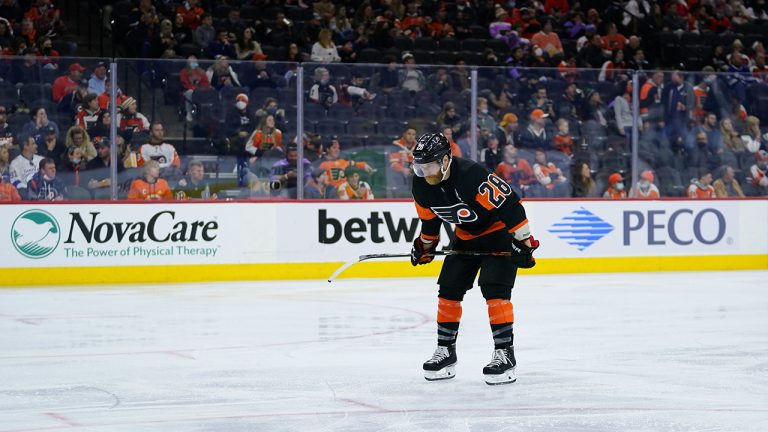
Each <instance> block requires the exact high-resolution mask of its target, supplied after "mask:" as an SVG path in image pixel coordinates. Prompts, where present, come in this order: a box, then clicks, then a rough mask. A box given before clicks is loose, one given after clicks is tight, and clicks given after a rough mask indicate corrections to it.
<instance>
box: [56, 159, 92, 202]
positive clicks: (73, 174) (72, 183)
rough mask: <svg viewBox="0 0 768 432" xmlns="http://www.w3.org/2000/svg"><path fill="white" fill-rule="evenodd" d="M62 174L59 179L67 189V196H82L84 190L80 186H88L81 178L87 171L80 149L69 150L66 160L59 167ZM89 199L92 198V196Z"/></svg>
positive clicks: (88, 196) (88, 195)
mask: <svg viewBox="0 0 768 432" xmlns="http://www.w3.org/2000/svg"><path fill="white" fill-rule="evenodd" d="M59 169H60V171H61V172H60V173H59V179H60V180H61V182H62V183H64V186H65V187H66V188H67V196H68V197H70V198H74V197H73V195H74V196H82V195H83V194H82V192H84V191H82V190H80V185H81V184H83V185H85V184H86V180H85V179H82V178H81V173H82V172H84V171H85V170H86V162H85V158H84V157H83V152H82V150H80V147H70V148H68V149H67V154H66V155H65V156H64V160H63V161H62V162H61V164H60V165H59ZM85 195H87V198H86V199H88V198H90V194H85Z"/></svg>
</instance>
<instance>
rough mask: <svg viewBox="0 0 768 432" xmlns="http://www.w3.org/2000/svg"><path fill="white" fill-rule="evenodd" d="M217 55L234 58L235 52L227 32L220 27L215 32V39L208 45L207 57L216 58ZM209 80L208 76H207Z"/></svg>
mask: <svg viewBox="0 0 768 432" xmlns="http://www.w3.org/2000/svg"><path fill="white" fill-rule="evenodd" d="M219 56H225V57H227V58H235V57H236V56H237V53H236V52H235V47H234V45H233V44H232V41H231V40H230V39H229V32H227V30H226V29H224V28H220V29H219V30H218V32H217V33H216V39H215V40H214V41H213V42H211V43H210V44H209V45H208V57H210V58H214V59H218V58H219ZM208 79H209V80H210V77H209V78H208Z"/></svg>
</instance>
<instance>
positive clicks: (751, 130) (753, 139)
mask: <svg viewBox="0 0 768 432" xmlns="http://www.w3.org/2000/svg"><path fill="white" fill-rule="evenodd" d="M741 140H742V141H743V142H744V145H745V147H746V148H747V151H749V152H752V153H754V152H756V151H758V150H759V149H760V146H761V143H760V142H761V140H762V137H761V131H760V119H759V118H757V117H755V116H749V117H747V120H746V122H745V123H744V134H743V135H742V136H741Z"/></svg>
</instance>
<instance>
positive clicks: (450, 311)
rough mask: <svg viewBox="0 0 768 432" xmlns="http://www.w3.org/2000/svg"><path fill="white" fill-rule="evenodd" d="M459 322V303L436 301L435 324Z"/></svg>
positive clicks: (443, 300) (439, 299) (441, 299)
mask: <svg viewBox="0 0 768 432" xmlns="http://www.w3.org/2000/svg"><path fill="white" fill-rule="evenodd" d="M459 321H461V302H460V301H456V300H446V299H444V298H439V297H438V299H437V322H459Z"/></svg>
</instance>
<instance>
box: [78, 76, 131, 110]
mask: <svg viewBox="0 0 768 432" xmlns="http://www.w3.org/2000/svg"><path fill="white" fill-rule="evenodd" d="M115 93H116V94H115V96H116V97H115V102H116V103H117V106H118V107H119V106H120V105H122V104H123V102H125V100H126V99H128V96H126V95H125V94H123V91H122V90H121V89H120V87H118V88H117V92H115ZM83 97H85V95H83ZM98 100H99V108H101V109H102V110H107V111H109V106H110V105H109V104H110V103H111V102H112V83H111V82H110V81H109V80H107V83H106V85H105V87H104V93H102V94H100V95H99V97H98Z"/></svg>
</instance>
